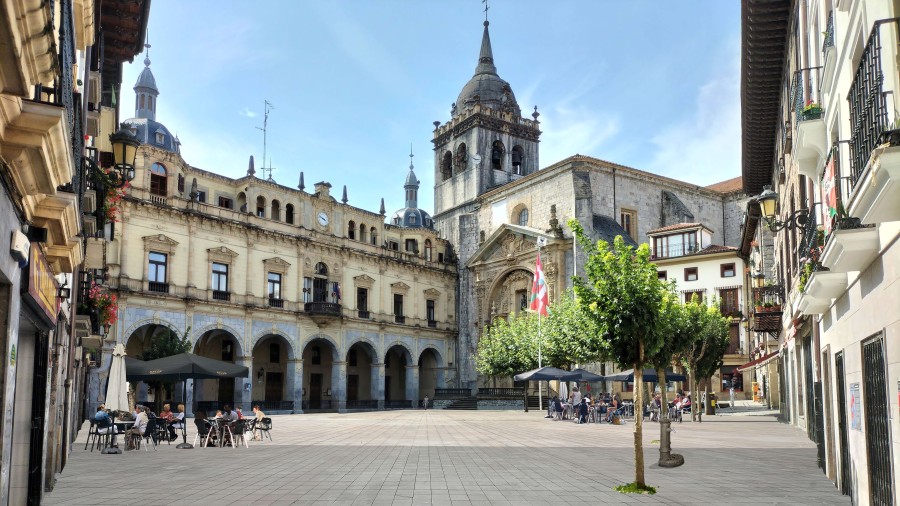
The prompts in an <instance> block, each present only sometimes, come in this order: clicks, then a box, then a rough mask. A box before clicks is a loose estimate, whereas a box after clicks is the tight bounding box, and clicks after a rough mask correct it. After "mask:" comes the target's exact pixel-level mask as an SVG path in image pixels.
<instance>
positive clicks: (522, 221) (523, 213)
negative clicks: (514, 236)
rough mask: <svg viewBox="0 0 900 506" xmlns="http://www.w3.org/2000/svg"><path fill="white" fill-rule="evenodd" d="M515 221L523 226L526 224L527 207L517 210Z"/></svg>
mask: <svg viewBox="0 0 900 506" xmlns="http://www.w3.org/2000/svg"><path fill="white" fill-rule="evenodd" d="M516 223H518V224H519V225H522V226H523V227H527V226H528V208H525V209H522V210H521V211H519V216H517V217H516Z"/></svg>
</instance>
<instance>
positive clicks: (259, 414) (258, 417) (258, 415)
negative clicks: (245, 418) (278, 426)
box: [250, 404, 266, 441]
mask: <svg viewBox="0 0 900 506" xmlns="http://www.w3.org/2000/svg"><path fill="white" fill-rule="evenodd" d="M253 413H254V418H253V420H251V421H250V430H251V432H253V440H254V441H259V440H260V439H262V435H261V434H260V433H259V432H258V431H257V430H256V426H257V425H259V423H260V422H262V419H263V418H265V417H266V414H265V413H263V410H261V409H260V408H259V404H257V405H256V406H253Z"/></svg>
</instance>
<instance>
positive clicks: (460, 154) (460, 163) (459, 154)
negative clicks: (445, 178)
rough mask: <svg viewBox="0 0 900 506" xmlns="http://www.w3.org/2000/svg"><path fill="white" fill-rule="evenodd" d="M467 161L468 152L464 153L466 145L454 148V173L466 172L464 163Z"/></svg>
mask: <svg viewBox="0 0 900 506" xmlns="http://www.w3.org/2000/svg"><path fill="white" fill-rule="evenodd" d="M468 161H469V152H468V151H466V143H462V144H460V145H459V146H457V147H456V172H457V173H459V172H462V171H464V170H466V162H468Z"/></svg>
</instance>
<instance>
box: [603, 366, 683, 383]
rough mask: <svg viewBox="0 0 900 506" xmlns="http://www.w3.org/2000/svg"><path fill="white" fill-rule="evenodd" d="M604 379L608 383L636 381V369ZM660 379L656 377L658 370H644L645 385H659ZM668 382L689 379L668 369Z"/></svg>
mask: <svg viewBox="0 0 900 506" xmlns="http://www.w3.org/2000/svg"><path fill="white" fill-rule="evenodd" d="M604 379H605V380H606V381H627V382H633V381H634V369H628V370H627V371H622V372H620V373H616V374H611V375H608V376H605V377H604ZM658 381H659V378H657V376H656V369H652V368H647V369H644V383H657V382H658ZM666 381H687V378H686V377H685V375H684V374H680V373H676V372H673V371H672V370H671V369H666Z"/></svg>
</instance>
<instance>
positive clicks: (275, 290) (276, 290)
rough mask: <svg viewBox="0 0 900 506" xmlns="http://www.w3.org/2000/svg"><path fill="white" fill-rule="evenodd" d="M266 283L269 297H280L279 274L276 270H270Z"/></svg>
mask: <svg viewBox="0 0 900 506" xmlns="http://www.w3.org/2000/svg"><path fill="white" fill-rule="evenodd" d="M267 284H268V294H269V298H270V299H281V274H279V273H277V272H270V273H269V276H268V282H267Z"/></svg>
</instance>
